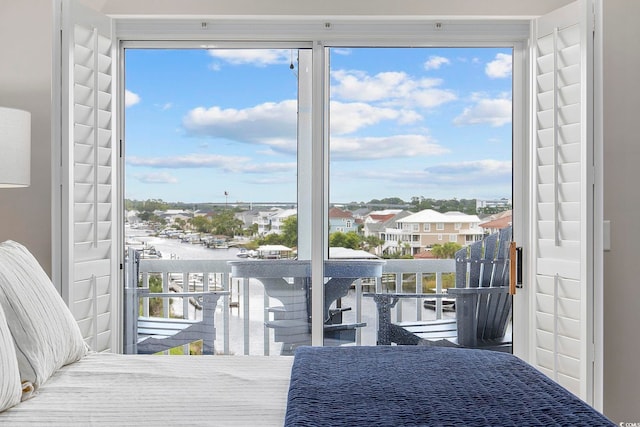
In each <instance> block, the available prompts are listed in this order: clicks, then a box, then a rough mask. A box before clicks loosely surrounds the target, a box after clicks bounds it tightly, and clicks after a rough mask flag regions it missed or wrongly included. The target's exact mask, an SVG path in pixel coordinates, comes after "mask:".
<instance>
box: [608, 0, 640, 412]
mask: <svg viewBox="0 0 640 427" xmlns="http://www.w3.org/2000/svg"><path fill="white" fill-rule="evenodd" d="M603 3H604V61H603V63H604V218H605V219H608V220H610V221H611V251H609V252H605V254H604V410H605V413H606V414H607V415H608V416H609V417H611V418H613V419H614V420H615V421H616V422H618V423H620V422H635V423H640V404H639V403H640V364H639V363H638V360H639V359H640V357H639V356H640V274H639V272H638V270H639V269H638V253H639V246H640V245H639V243H640V225H639V224H638V219H639V215H638V214H639V213H640V188H638V187H637V186H638V182H639V179H638V165H639V163H640V129H639V126H638V125H639V123H640V121H639V120H638V117H639V114H640V112H639V109H638V102H640V101H639V100H640V78H639V76H640V48H639V47H638V41H640V26H638V19H640V2H638V1H637V0H605V1H604V2H603Z"/></svg>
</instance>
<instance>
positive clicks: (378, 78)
mask: <svg viewBox="0 0 640 427" xmlns="http://www.w3.org/2000/svg"><path fill="white" fill-rule="evenodd" d="M331 76H332V78H333V79H334V80H335V81H336V83H335V84H333V85H332V87H331V92H332V96H335V97H338V98H341V99H343V100H349V101H359V102H381V103H386V105H404V106H407V107H415V106H418V107H426V108H432V107H436V106H438V105H442V104H444V103H446V102H449V101H453V100H455V99H456V98H457V97H456V95H455V93H453V92H452V91H450V90H448V89H441V88H438V86H440V85H442V80H441V79H433V78H422V79H413V78H411V77H410V76H409V75H407V74H406V73H403V72H396V71H388V72H383V73H378V74H376V75H375V76H370V75H368V74H367V73H366V72H363V71H347V70H336V71H333V72H332V73H331Z"/></svg>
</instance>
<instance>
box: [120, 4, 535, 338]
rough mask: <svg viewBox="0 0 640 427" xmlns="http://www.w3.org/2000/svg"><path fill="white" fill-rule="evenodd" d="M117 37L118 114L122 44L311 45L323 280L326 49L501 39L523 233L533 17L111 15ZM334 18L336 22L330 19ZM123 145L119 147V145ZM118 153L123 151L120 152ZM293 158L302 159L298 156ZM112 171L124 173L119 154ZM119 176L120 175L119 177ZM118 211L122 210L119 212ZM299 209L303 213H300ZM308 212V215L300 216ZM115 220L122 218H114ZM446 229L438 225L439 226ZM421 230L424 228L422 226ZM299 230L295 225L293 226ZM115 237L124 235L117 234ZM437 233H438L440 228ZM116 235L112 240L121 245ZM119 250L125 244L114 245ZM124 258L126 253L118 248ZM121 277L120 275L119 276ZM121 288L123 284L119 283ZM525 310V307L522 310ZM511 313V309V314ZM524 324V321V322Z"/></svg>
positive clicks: (313, 201)
mask: <svg viewBox="0 0 640 427" xmlns="http://www.w3.org/2000/svg"><path fill="white" fill-rule="evenodd" d="M114 21H115V22H114V28H115V39H116V43H117V45H118V46H119V47H118V52H117V56H116V68H117V70H118V73H117V78H118V82H119V84H118V90H119V92H118V94H117V100H118V102H117V104H118V107H117V108H118V112H117V114H118V117H119V118H120V119H123V116H124V64H123V58H124V54H123V49H124V48H125V46H126V47H139V48H152V47H157V48H160V47H164V48H168V47H185V48H187V47H192V48H193V47H198V48H206V47H225V46H234V47H246V48H257V47H276V48H277V47H282V48H287V49H291V48H295V47H300V48H309V47H311V49H312V88H311V98H312V99H311V106H312V119H311V121H312V123H311V129H310V134H311V148H310V149H309V151H308V154H307V155H308V156H309V157H308V158H309V159H310V163H309V165H310V169H309V173H308V175H307V177H308V181H307V182H305V183H304V184H303V185H302V186H301V183H300V181H299V182H298V195H299V200H298V214H299V221H298V223H299V227H301V228H300V229H302V227H306V228H307V230H310V231H309V233H310V238H311V240H310V247H309V248H308V252H309V255H310V258H311V280H312V281H317V282H321V281H323V280H324V261H325V260H327V259H328V230H329V218H328V209H329V197H328V189H329V182H328V179H329V155H328V153H329V129H328V127H329V126H328V117H329V93H328V91H329V82H328V79H329V64H328V60H327V59H328V57H329V54H328V52H329V49H330V48H349V47H506V48H511V49H512V52H513V72H512V81H513V92H512V93H513V95H512V114H513V120H512V129H513V138H512V145H513V161H512V169H513V170H514V171H516V170H517V171H519V172H520V174H519V175H518V176H516V175H515V174H514V178H513V187H512V191H513V196H514V201H513V212H514V220H513V223H514V224H518V226H517V227H516V229H514V235H515V236H516V238H519V239H521V240H523V241H524V240H525V239H524V237H525V236H526V233H524V230H525V228H524V227H525V221H524V220H526V218H528V215H527V214H526V212H527V210H528V206H529V204H528V202H527V200H528V197H529V194H530V192H529V186H528V176H529V172H528V171H529V168H528V159H527V153H528V148H527V147H528V144H529V142H528V138H527V137H528V133H529V130H528V121H527V120H526V117H528V114H529V106H528V103H527V102H528V99H527V98H526V96H525V94H526V93H527V92H528V87H529V86H528V84H529V75H528V71H527V69H528V67H527V65H528V55H527V53H526V52H527V50H526V49H527V47H526V46H527V43H528V40H529V37H530V25H531V21H530V19H528V18H524V17H523V18H509V19H490V18H488V19H482V20H477V19H476V20H473V19H464V18H459V19H457V18H456V19H450V20H447V23H446V25H445V26H444V27H443V25H442V21H441V20H439V19H434V18H432V17H417V18H416V17H386V18H378V17H376V18H371V17H369V18H367V19H354V18H350V17H330V18H329V19H320V18H315V17H309V16H304V17H291V18H284V19H283V18H276V17H274V18H265V17H263V18H254V17H252V18H235V17H234V18H229V19H223V20H220V21H219V22H216V25H204V24H206V23H207V20H206V19H204V20H203V18H198V19H174V18H160V19H153V20H149V19H145V18H126V17H125V18H117V19H115V20H114ZM335 24H339V25H335ZM116 132H117V135H118V137H119V139H120V140H121V141H124V125H123V120H118V122H117V130H116ZM121 150H122V149H121ZM121 158H122V155H121ZM298 161H299V163H298V164H299V165H300V159H299V160H298ZM117 169H118V170H117V174H118V177H119V178H122V177H123V174H124V167H123V162H122V161H120V163H119V165H118V168H117ZM119 182H120V183H122V182H123V181H122V179H120V180H119ZM301 191H308V193H307V194H308V195H309V197H308V198H306V199H303V200H301V199H300V192H301ZM117 193H118V194H117V197H118V199H119V200H122V199H123V197H124V188H123V185H122V184H120V186H119V188H118V191H117ZM119 215H122V214H121V213H120V214H119ZM301 215H302V216H303V217H304V218H303V220H302V221H301V218H300V216H301ZM305 218H306V219H305ZM117 221H118V224H121V223H123V218H122V217H120V218H118V220H117ZM443 229H444V228H443ZM425 231H430V227H429V230H425ZM299 235H301V233H299ZM120 239H121V240H123V236H122V234H121V236H120ZM438 240H442V235H441V234H440V235H438ZM121 243H122V241H121V242H117V247H119V248H122V247H123V245H122V244H121ZM120 250H121V251H123V249H120ZM119 256H120V258H121V259H123V257H124V253H123V252H122V253H120V254H119ZM121 280H123V279H122V278H121ZM120 288H122V286H120ZM311 298H312V301H311V315H312V326H311V330H312V345H317V346H321V345H323V336H322V335H323V323H322V311H323V307H322V304H323V303H322V302H323V300H324V295H323V288H322V287H320V286H317V287H313V289H312V295H311ZM523 315H524V313H523ZM514 318H515V314H514ZM523 331H524V332H526V328H523Z"/></svg>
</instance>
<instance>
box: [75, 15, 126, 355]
mask: <svg viewBox="0 0 640 427" xmlns="http://www.w3.org/2000/svg"><path fill="white" fill-rule="evenodd" d="M63 7H64V9H63V19H64V20H65V23H64V24H63V40H65V42H64V43H63V46H68V47H69V50H68V52H67V55H69V57H70V66H69V67H68V75H66V76H65V78H64V80H63V81H66V82H69V83H68V85H69V100H68V105H69V106H70V110H69V120H65V121H64V123H63V126H68V140H69V141H71V145H70V147H69V152H68V156H67V158H66V160H67V164H66V165H65V168H66V169H67V170H68V171H69V172H68V182H67V185H68V191H67V192H66V193H65V192H64V191H63V197H64V196H65V195H66V204H67V206H68V214H67V215H68V218H67V220H68V227H67V229H68V233H66V234H68V236H63V239H66V240H67V242H66V243H65V242H63V252H66V257H67V259H68V265H65V266H63V267H64V268H66V269H67V272H66V278H65V273H64V272H63V281H64V282H66V283H68V289H67V290H66V295H65V296H66V297H67V299H68V304H69V307H70V309H71V311H72V313H73V314H74V316H75V318H76V320H77V321H78V324H79V325H80V329H81V331H82V333H83V336H84V337H85V340H86V341H87V343H88V344H89V345H90V346H92V348H93V349H94V350H97V351H107V350H110V349H114V348H116V344H117V342H116V341H112V340H117V337H116V336H115V335H114V334H112V333H111V329H112V328H113V327H114V326H115V325H117V319H116V318H115V315H116V313H115V312H113V310H114V303H113V301H114V299H113V298H114V292H113V290H114V287H115V286H116V284H117V282H116V276H115V274H114V272H115V263H114V260H113V257H114V254H115V249H114V245H113V240H114V236H115V235H116V233H115V232H114V217H113V212H114V210H113V209H112V205H113V203H114V199H113V187H114V168H115V164H114V155H113V144H112V139H113V112H112V109H113V95H112V90H113V77H112V73H113V68H114V67H113V58H112V42H111V22H110V19H109V18H107V17H105V16H101V15H99V14H97V13H95V12H93V11H91V10H89V9H86V8H84V7H82V6H81V5H78V4H76V3H75V2H64V3H63ZM63 134H64V130H63Z"/></svg>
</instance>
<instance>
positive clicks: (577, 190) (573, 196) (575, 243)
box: [530, 0, 593, 402]
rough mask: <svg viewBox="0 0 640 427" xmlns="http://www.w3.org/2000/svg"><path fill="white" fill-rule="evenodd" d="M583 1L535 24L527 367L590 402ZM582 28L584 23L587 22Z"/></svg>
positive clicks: (588, 139) (588, 134)
mask: <svg viewBox="0 0 640 427" xmlns="http://www.w3.org/2000/svg"><path fill="white" fill-rule="evenodd" d="M591 15H592V10H591V4H590V2H587V1H586V0H580V1H578V2H575V3H572V4H570V5H567V6H565V7H563V8H561V9H559V10H557V11H555V12H553V13H551V14H550V15H547V16H544V17H542V18H540V19H538V20H537V21H536V24H535V31H534V33H535V37H534V44H535V54H534V78H535V80H534V92H535V93H534V101H535V107H534V111H535V117H534V123H533V128H534V144H535V149H534V168H533V169H534V198H535V199H534V200H535V209H534V212H533V230H534V231H533V233H532V241H533V246H534V247H533V251H534V252H533V253H534V256H533V262H534V267H533V268H534V272H535V280H534V283H533V293H532V297H533V298H532V311H531V313H532V316H533V317H532V319H531V320H532V327H533V334H532V335H533V336H532V344H533V345H532V346H531V348H532V355H531V360H530V361H531V363H532V364H534V365H535V366H536V367H537V368H538V369H540V370H541V371H542V372H544V373H546V374H547V375H548V376H550V377H551V378H553V379H554V380H556V381H557V382H559V383H560V384H562V385H563V386H565V387H566V388H568V389H569V390H571V391H572V392H573V393H574V394H576V395H577V396H579V397H581V398H582V399H584V400H586V401H588V402H591V401H592V398H593V396H592V393H593V390H592V381H593V372H592V360H591V359H592V357H593V356H592V354H591V351H592V350H591V348H592V347H591V346H592V342H593V339H592V337H591V330H592V326H591V322H592V315H591V311H590V310H589V308H590V305H591V302H592V289H593V288H592V286H593V265H592V263H591V262H590V261H592V260H593V256H592V254H593V240H592V237H593V236H592V230H593V224H592V222H593V217H592V214H591V212H593V185H592V183H591V180H592V176H591V174H592V173H593V172H592V170H593V168H592V167H590V166H589V165H592V162H593V159H592V146H593V134H592V130H591V129H590V126H592V120H590V114H591V105H590V94H591V93H592V89H591V86H592V85H591V81H592V74H591V71H590V70H591V69H592V65H591V62H590V57H591V56H592V54H591V53H590V52H591V51H592V44H591V43H592V42H591V39H590V37H591V34H592V28H591V25H590V24H591V22H593V21H592V19H591V18H590V16H591ZM588 24H589V25H588Z"/></svg>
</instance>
